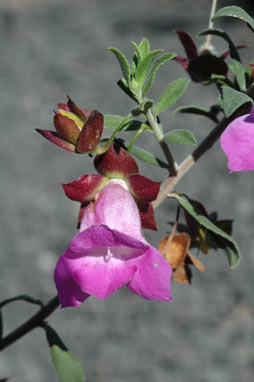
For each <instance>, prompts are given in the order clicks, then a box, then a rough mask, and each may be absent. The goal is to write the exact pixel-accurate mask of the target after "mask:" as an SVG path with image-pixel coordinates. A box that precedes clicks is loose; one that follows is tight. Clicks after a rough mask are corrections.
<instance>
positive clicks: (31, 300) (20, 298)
mask: <svg viewBox="0 0 254 382" xmlns="http://www.w3.org/2000/svg"><path fill="white" fill-rule="evenodd" d="M14 301H26V302H29V303H31V304H35V305H39V306H41V307H42V306H43V302H42V301H41V300H38V299H35V298H33V297H31V296H28V295H26V294H21V295H19V296H16V297H12V298H8V299H7V300H4V301H1V302H0V309H1V308H3V307H4V306H5V305H7V304H9V303H10V302H14Z"/></svg>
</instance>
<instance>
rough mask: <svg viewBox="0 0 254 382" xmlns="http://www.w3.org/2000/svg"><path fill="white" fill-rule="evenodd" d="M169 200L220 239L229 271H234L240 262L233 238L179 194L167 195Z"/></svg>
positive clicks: (238, 251)
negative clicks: (171, 199) (175, 201)
mask: <svg viewBox="0 0 254 382" xmlns="http://www.w3.org/2000/svg"><path fill="white" fill-rule="evenodd" d="M169 196H170V197H171V198H174V199H176V200H177V202H178V203H179V204H180V205H181V206H182V207H183V208H184V209H185V210H186V211H187V212H188V213H189V214H190V215H191V216H192V217H193V218H194V219H195V220H197V222H198V223H199V224H200V225H201V226H203V227H204V228H206V229H207V230H208V231H211V232H212V233H213V234H215V235H216V236H218V237H219V239H220V248H221V249H223V251H224V252H225V253H226V255H227V259H228V262H229V266H230V268H231V269H234V268H236V267H237V265H238V264H239V261H240V256H241V255H240V250H239V248H238V245H237V244H236V242H235V241H234V240H233V238H232V237H231V236H230V235H228V234H227V233H226V232H224V231H223V230H222V229H220V228H219V227H218V226H216V225H215V224H213V223H212V222H211V221H210V220H209V219H208V218H207V217H205V216H204V215H201V214H199V213H198V212H197V211H196V210H195V208H194V207H193V205H192V204H191V203H190V201H189V198H188V197H187V196H186V195H184V194H179V193H176V192H174V193H171V194H170V195H169Z"/></svg>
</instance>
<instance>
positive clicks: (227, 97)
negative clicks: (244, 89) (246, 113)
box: [222, 86, 253, 118]
mask: <svg viewBox="0 0 254 382" xmlns="http://www.w3.org/2000/svg"><path fill="white" fill-rule="evenodd" d="M222 92H223V108H224V113H225V115H226V117H227V118H229V117H230V116H231V115H232V114H233V113H234V112H235V111H236V110H237V109H239V108H240V107H241V106H246V107H248V106H251V105H252V104H253V101H252V99H251V98H250V97H249V96H247V95H246V94H244V93H241V92H238V91H237V90H234V89H232V88H230V87H228V86H223V87H222Z"/></svg>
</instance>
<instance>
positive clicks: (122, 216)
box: [80, 180, 144, 241]
mask: <svg viewBox="0 0 254 382" xmlns="http://www.w3.org/2000/svg"><path fill="white" fill-rule="evenodd" d="M98 224H105V225H107V226H108V227H109V228H111V229H116V230H118V231H121V232H124V233H125V234H126V235H130V236H132V237H133V238H135V239H137V240H141V241H143V240H144V238H143V236H142V233H141V225H140V217H139V211H138V208H137V205H136V203H135V201H134V199H133V197H132V196H131V194H130V192H129V191H127V190H125V189H124V188H123V187H122V186H120V185H119V184H116V183H115V181H114V180H111V181H109V182H108V184H107V185H106V186H105V187H104V188H103V189H102V190H101V191H100V194H99V198H98V200H97V201H96V203H95V204H91V205H89V206H88V207H87V208H86V210H85V213H84V216H83V219H82V222H81V227H80V230H81V231H84V230H85V229H87V228H89V227H90V226H91V225H98Z"/></svg>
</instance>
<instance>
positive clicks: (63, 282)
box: [54, 256, 89, 308]
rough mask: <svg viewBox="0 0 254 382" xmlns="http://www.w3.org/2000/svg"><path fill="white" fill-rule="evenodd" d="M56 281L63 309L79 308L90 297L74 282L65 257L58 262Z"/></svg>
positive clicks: (55, 274)
mask: <svg viewBox="0 0 254 382" xmlns="http://www.w3.org/2000/svg"><path fill="white" fill-rule="evenodd" d="M54 280H55V283H56V288H57V291H58V296H59V300H60V302H61V305H62V308H65V307H67V306H78V305H80V304H82V302H83V301H84V300H85V299H87V298H88V297H89V294H87V293H84V292H83V291H82V290H81V289H80V287H79V286H78V285H77V284H76V283H75V282H74V280H73V278H72V276H71V273H70V271H69V269H68V266H67V265H66V262H65V257H64V256H61V257H60V259H59V260H58V262H57V265H56V269H55V273H54Z"/></svg>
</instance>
